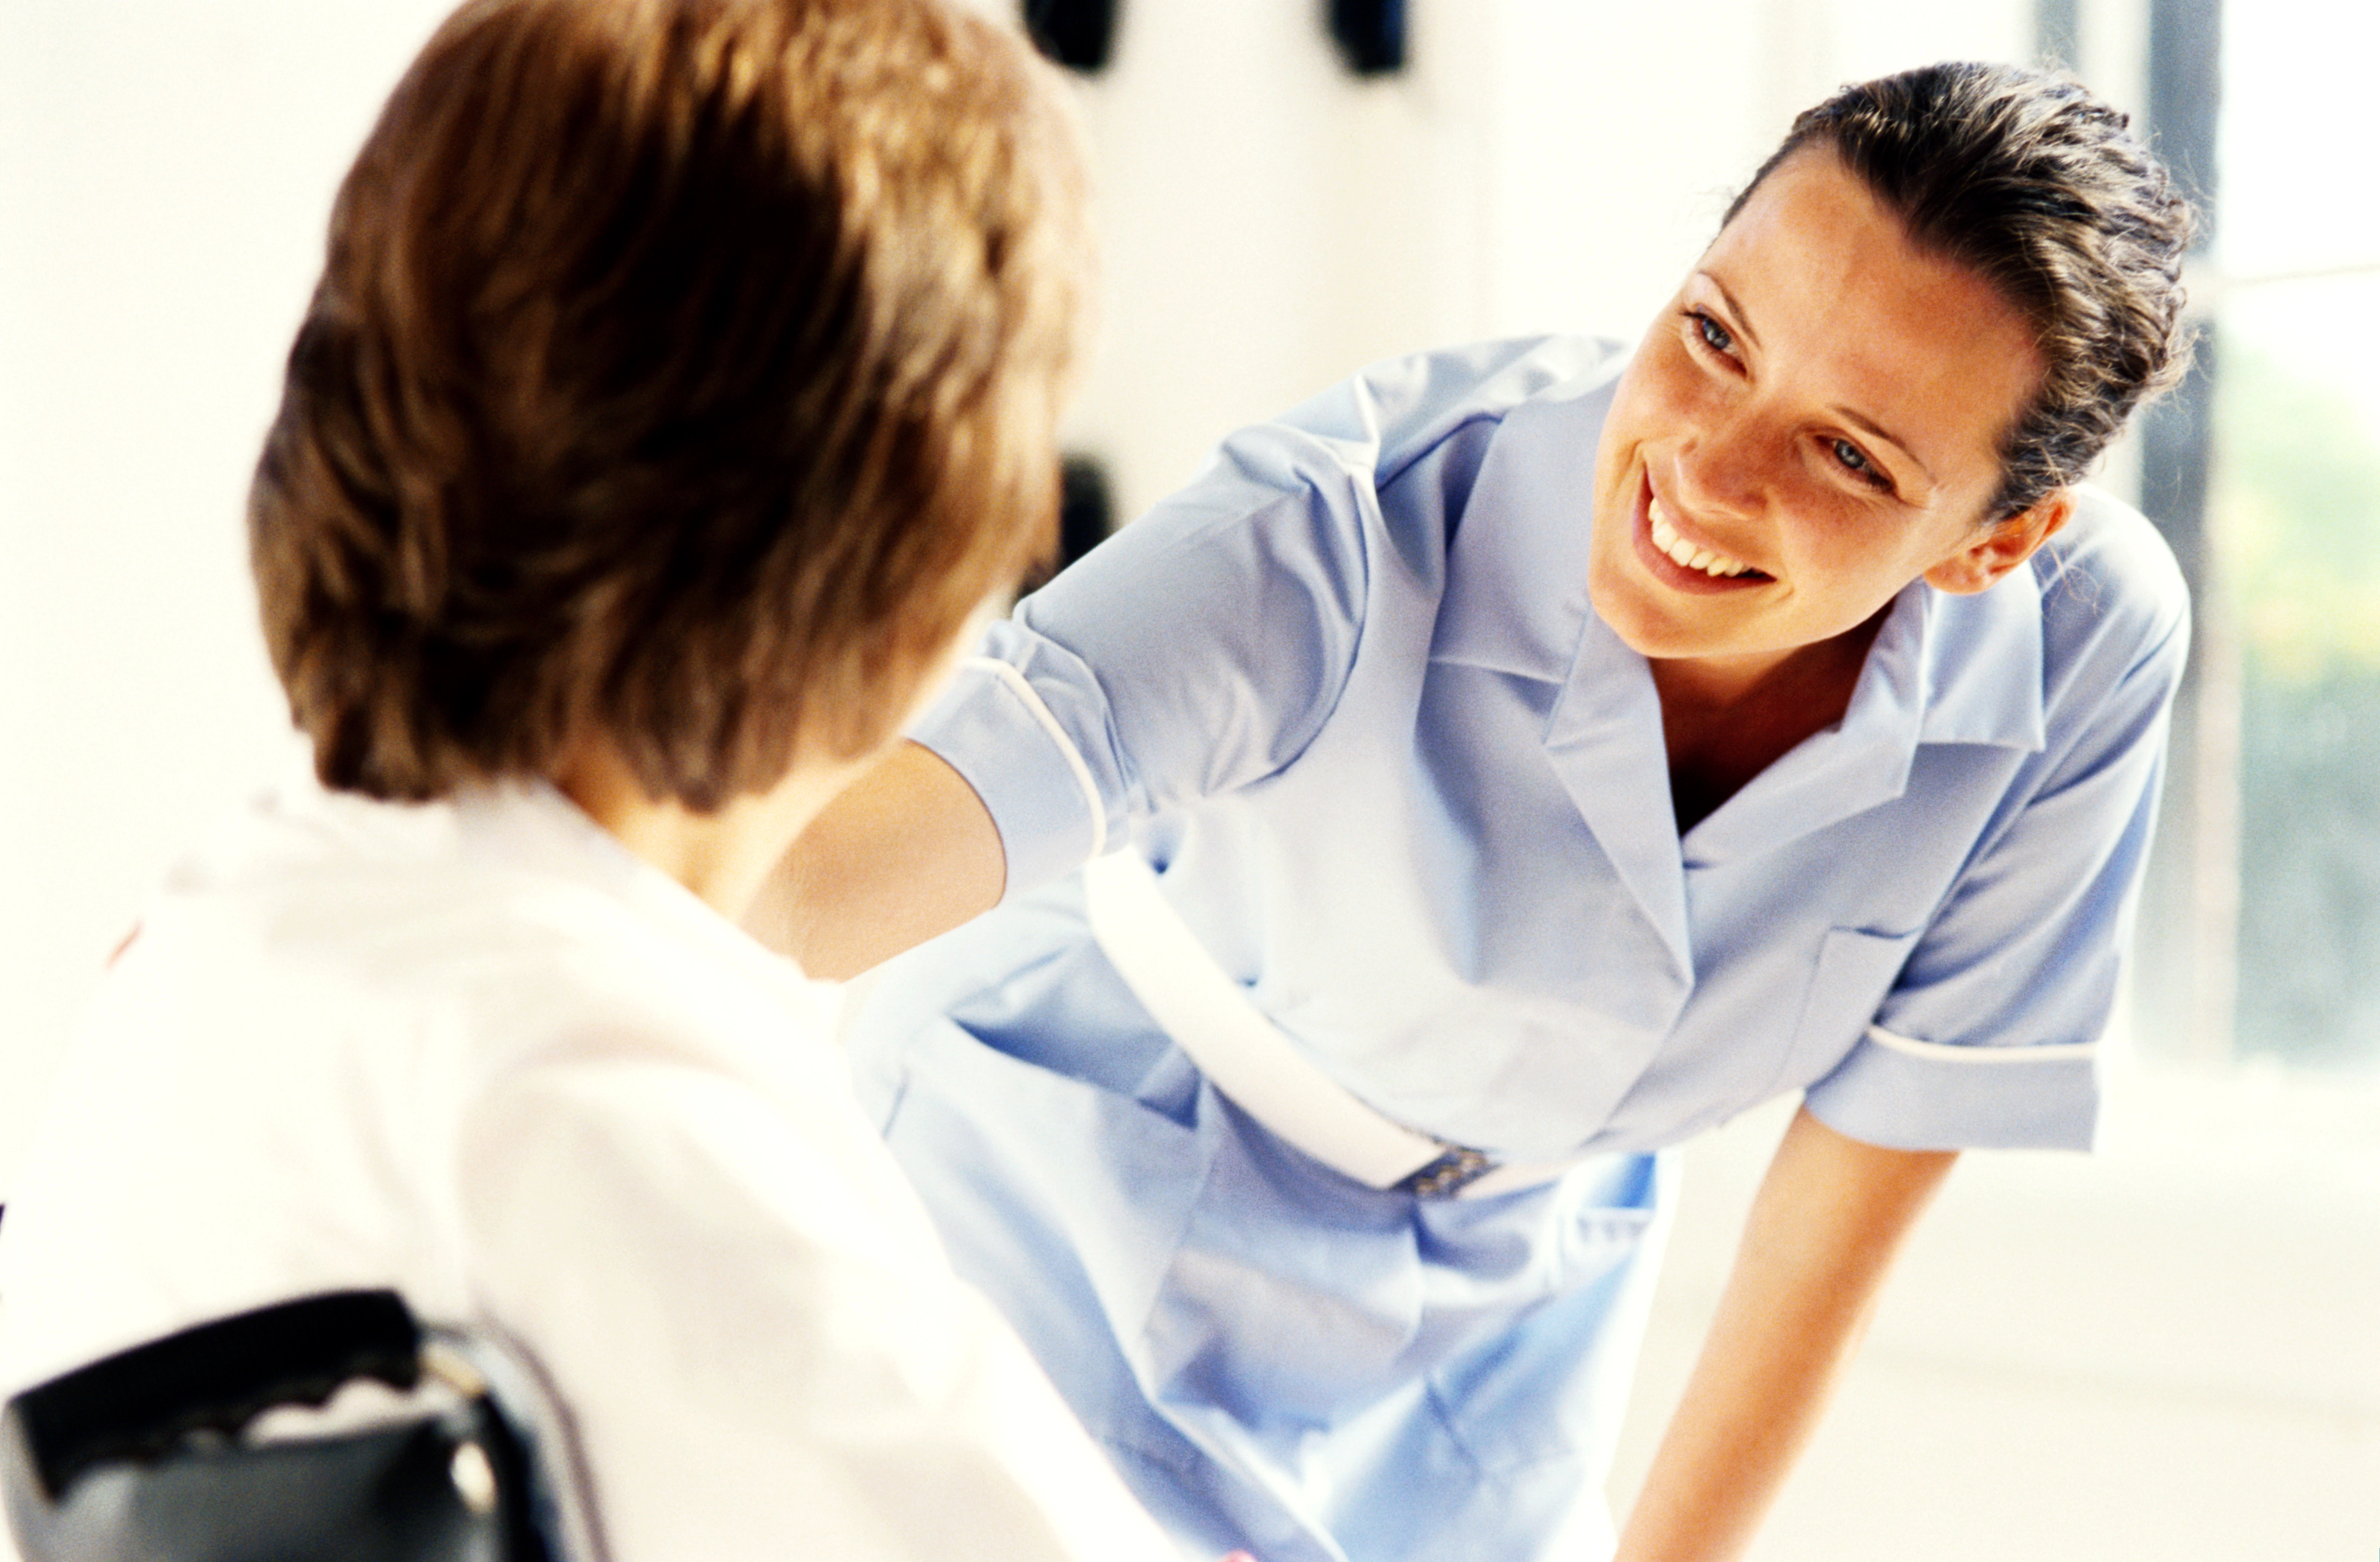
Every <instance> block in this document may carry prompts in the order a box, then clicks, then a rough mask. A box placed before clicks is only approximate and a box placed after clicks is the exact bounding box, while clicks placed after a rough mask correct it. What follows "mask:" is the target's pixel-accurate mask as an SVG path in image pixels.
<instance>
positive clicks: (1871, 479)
mask: <svg viewBox="0 0 2380 1562" xmlns="http://www.w3.org/2000/svg"><path fill="white" fill-rule="evenodd" d="M1827 444H1828V449H1829V450H1831V451H1832V452H1833V453H1834V457H1835V459H1836V460H1837V461H1839V462H1840V463H1841V464H1842V466H1843V469H1844V470H1845V471H1847V472H1849V473H1851V474H1852V476H1853V477H1855V478H1859V479H1860V480H1861V481H1862V482H1864V483H1866V484H1868V485H1869V486H1870V487H1872V488H1878V489H1883V490H1890V489H1891V487H1892V479H1891V478H1889V477H1888V476H1886V474H1885V471H1884V468H1883V467H1881V466H1877V465H1876V463H1875V462H1874V461H1871V460H1869V459H1868V454H1867V452H1866V451H1864V450H1862V449H1861V448H1860V447H1859V446H1857V445H1855V444H1853V443H1852V442H1851V441H1849V440H1841V439H1838V440H1829V441H1828V442H1827Z"/></svg>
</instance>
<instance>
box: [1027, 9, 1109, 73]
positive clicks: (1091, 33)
mask: <svg viewBox="0 0 2380 1562" xmlns="http://www.w3.org/2000/svg"><path fill="white" fill-rule="evenodd" d="M1119 4H1121V0H1025V30H1026V32H1027V33H1029V34H1031V35H1032V38H1033V42H1034V46H1035V47H1037V48H1038V49H1039V50H1040V51H1041V52H1042V53H1043V54H1047V55H1049V56H1050V58H1051V59H1053V60H1055V61H1057V62H1058V63H1059V64H1060V65H1062V66H1064V67H1066V68H1067V69H1069V70H1098V69H1100V68H1101V67H1104V66H1105V65H1106V64H1107V63H1108V55H1109V54H1111V53H1113V52H1114V49H1115V22H1116V6H1118V5H1119Z"/></svg>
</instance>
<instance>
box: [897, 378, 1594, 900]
mask: <svg viewBox="0 0 2380 1562" xmlns="http://www.w3.org/2000/svg"><path fill="white" fill-rule="evenodd" d="M1611 357H1612V355H1611V353H1610V350H1609V347H1608V346H1606V345H1601V344H1597V343H1592V342H1585V341H1579V340H1573V339H1548V340H1543V341H1536V342H1506V343H1493V344H1488V345H1482V346H1476V347H1470V348H1463V349H1457V350H1453V351H1449V352H1444V353H1435V354H1428V355H1423V356H1419V357H1411V358H1403V359H1399V360H1396V361H1394V362H1391V363H1388V364H1384V365H1381V366H1378V367H1377V368H1374V369H1369V370H1367V371H1366V372H1365V373H1363V374H1361V375H1358V376H1356V377H1355V378H1354V379H1353V380H1350V381H1346V382H1345V383H1343V384H1342V385H1340V386H1338V387H1336V388H1334V389H1333V390H1331V391H1330V392H1328V393H1326V394H1323V395H1321V396H1318V397H1316V398H1315V399H1314V400H1312V401H1310V402H1307V403H1306V404H1305V405H1304V406H1299V407H1297V408H1295V409H1293V411H1291V412H1289V413H1286V414H1284V415H1283V416H1282V417H1281V418H1277V419H1274V420H1272V421H1270V422H1267V423H1262V424H1257V425H1256V426H1254V427H1251V428H1248V429H1244V430H1240V431H1239V432H1238V433H1236V434H1234V435H1233V436H1232V437H1231V438H1230V439H1228V440H1227V441H1225V442H1224V443H1223V444H1222V446H1221V447H1220V449H1219V450H1218V451H1217V452H1216V454H1214V456H1213V457H1212V458H1210V459H1209V460H1208V463H1207V464H1206V466H1204V467H1203V468H1202V469H1201V471H1200V472H1199V474H1198V475H1197V477H1196V478H1195V479H1194V480H1193V481H1192V482H1191V483H1190V484H1189V486H1188V487H1186V488H1184V490H1182V491H1180V492H1179V493H1177V494H1175V495H1173V496H1172V498H1170V499H1167V500H1166V501H1164V502H1163V503H1160V504H1159V505H1158V506H1157V507H1156V508H1155V509H1154V510H1152V511H1150V512H1149V513H1148V514H1147V515H1144V516H1142V517H1141V518H1140V519H1138V520H1135V521H1134V522H1133V523H1132V524H1131V525H1129V526H1127V527H1123V529H1122V530H1120V531H1119V532H1118V533H1117V534H1116V535H1115V536H1114V537H1112V538H1111V539H1108V540H1107V541H1106V542H1105V543H1103V544H1102V545H1101V546H1099V548H1097V549H1095V550H1093V551H1091V553H1090V554H1089V555H1088V556H1087V557H1086V558H1084V559H1083V560H1081V561H1080V562H1079V563H1075V565H1074V566H1073V567H1072V568H1070V569H1068V570H1067V571H1066V572H1065V573H1064V574H1063V575H1060V576H1059V578H1058V579H1056V580H1055V581H1052V582H1051V583H1050V585H1049V586H1048V587H1044V588H1043V589H1042V590H1041V591H1039V592H1038V593H1036V594H1035V595H1033V596H1032V597H1029V598H1027V599H1026V600H1025V601H1024V602H1022V603H1020V604H1019V606H1018V608H1017V610H1016V613H1015V615H1014V618H1013V619H1012V620H1011V621H1009V622H1007V623H1004V624H998V625H995V626H994V627H993V629H992V631H991V633H990V636H989V637H988V640H987V643H986V645H985V646H984V648H983V650H984V655H983V657H982V658H980V659H978V660H975V661H973V662H971V663H969V664H967V665H965V667H963V668H962V669H961V671H960V672H959V674H958V676H957V678H956V679H955V680H954V681H953V685H952V686H951V688H950V689H949V690H947V691H946V692H945V694H944V695H943V696H942V697H941V699H940V700H938V701H937V702H936V703H935V704H934V705H933V706H932V707H931V708H929V710H928V711H927V712H926V713H925V714H924V715H923V716H922V717H921V718H920V719H919V720H917V722H916V723H915V724H914V725H913V726H912V728H911V730H910V733H909V735H910V736H911V737H913V738H915V739H917V741H918V742H920V743H922V744H924V745H926V746H928V747H929V748H931V749H933V750H934V751H935V752H936V753H937V754H939V755H941V757H942V758H944V759H945V760H947V761H948V762H949V763H950V764H951V765H952V766H953V768H954V769H957V770H958V772H959V773H960V774H961V775H962V776H964V777H965V778H966V780H967V781H968V783H969V784H970V785H972V786H973V787H974V788H975V790H976V792H977V794H978V795H979V796H981V797H982V798H983V800H984V803H985V805H986V806H987V807H988V808H989V809H990V813H991V816H992V819H993V822H994V823H995V825H996V826H997V827H998V828H999V830H1000V835H1001V842H1002V848H1003V850H1004V852H1005V853H1006V855H1007V859H1008V868H1009V872H1008V885H1009V891H1010V893H1012V894H1013V893H1015V892H1017V891H1019V890H1023V889H1026V888H1029V887H1031V886H1032V885H1034V884H1037V883H1039V882H1042V881H1044V880H1046V879H1048V878H1052V877H1055V876H1057V875H1059V874H1061V873H1063V872H1065V871H1067V870H1069V869H1071V868H1073V867H1075V866H1079V865H1080V864H1081V863H1082V862H1084V861H1086V860H1087V859H1088V858H1089V857H1092V856H1095V855H1098V854H1099V853H1101V852H1103V851H1106V850H1110V849H1112V848H1114V847H1116V846H1118V845H1120V844H1121V843H1122V842H1123V839H1124V838H1125V829H1124V827H1125V825H1126V824H1127V823H1128V821H1130V820H1133V819H1135V818H1140V817H1147V816H1149V815H1152V814H1154V813H1157V812H1160V811H1161V810H1164V809H1167V808H1170V807H1175V806H1180V805H1184V804H1187V803H1190V802H1193V801H1195V800H1197V799H1199V798H1203V797H1208V796H1212V795H1215V794H1218V793H1226V792H1230V791H1232V790H1234V789H1236V788H1239V787H1243V786H1246V785H1248V784H1250V783H1251V782H1254V781H1259V780H1262V779H1263V778H1265V777H1267V776H1269V775H1271V774H1273V773H1275V772H1277V771H1279V770H1280V769H1281V768H1283V767H1284V766H1286V765H1288V764H1290V763H1291V762H1293V760H1294V759H1295V758H1296V757H1298V755H1299V754H1300V753H1302V752H1303V751H1304V749H1305V746H1306V745H1308V744H1309V743H1311V742H1312V740H1313V738H1314V736H1315V734H1316V733H1318V731H1320V729H1321V727H1322V725H1323V723H1325V722H1326V721H1327V720H1329V719H1330V714H1331V711H1332V709H1333V708H1334V706H1335V704H1336V702H1337V700H1338V698H1339V696H1340V694H1341V692H1342V689H1343V688H1344V687H1345V686H1346V684H1347V680H1348V678H1349V676H1350V675H1351V672H1352V671H1353V669H1354V665H1355V663H1356V660H1357V659H1358V657H1359V656H1361V655H1362V654H1363V650H1364V647H1365V642H1366V626H1367V624H1370V623H1371V622H1372V621H1373V620H1374V619H1375V617H1376V616H1377V615H1378V614H1381V613H1383V612H1420V613H1424V614H1429V613H1434V611H1435V605H1436V601H1437V595H1438V593H1439V590H1440V589H1442V583H1443V577H1444V570H1445V556H1446V549H1447V545H1448V540H1449V537H1450V534H1451V527H1452V526H1453V524H1454V522H1455V519H1456V517H1457V516H1458V515H1459V514H1460V510H1461V504H1462V499H1463V491H1464V486H1465V484H1466V483H1467V481H1468V479H1469V478H1470V476H1471V475H1472V474H1473V473H1474V472H1475V467H1476V458H1477V449H1478V446H1479V443H1480V441H1481V440H1482V439H1484V437H1485V436H1486V434H1487V433H1488V432H1491V431H1492V430H1493V428H1494V427H1495V425H1496V423H1497V422H1498V420H1499V419H1500V418H1501V417H1502V416H1503V414H1504V413H1505V412H1506V411H1508V410H1509V409H1510V408H1512V406H1516V405H1518V404H1519V403H1521V402H1523V401H1524V400H1526V399H1528V398H1529V397H1530V396H1532V395H1534V394H1538V393H1540V392H1542V391H1544V390H1546V389H1548V387H1552V386H1556V385H1559V384H1562V383H1564V382H1566V381H1573V380H1577V379H1579V378H1581V377H1582V376H1585V375H1589V374H1593V373H1595V372H1597V370H1598V369H1601V368H1602V367H1604V366H1607V365H1608V364H1609V361H1610V360H1611ZM1407 478H1415V480H1404V479H1407ZM1384 495H1387V496H1388V497H1386V498H1384Z"/></svg>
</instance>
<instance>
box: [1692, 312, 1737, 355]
mask: <svg viewBox="0 0 2380 1562" xmlns="http://www.w3.org/2000/svg"><path fill="white" fill-rule="evenodd" d="M1686 318H1687V319H1688V320H1690V321H1693V322H1694V330H1695V331H1696V332H1697V333H1699V334H1700V335H1701V336H1702V339H1703V345H1705V346H1706V347H1708V348H1710V349H1711V350H1712V351H1713V352H1719V353H1731V352H1733V351H1734V350H1735V337H1734V335H1733V334H1732V333H1730V332H1729V330H1728V328H1727V327H1726V326H1724V325H1721V324H1720V323H1719V322H1718V321H1715V320H1713V319H1712V318H1711V317H1710V316H1708V315H1706V314H1705V313H1703V312H1702V310H1700V309H1688V310H1687V311H1686Z"/></svg>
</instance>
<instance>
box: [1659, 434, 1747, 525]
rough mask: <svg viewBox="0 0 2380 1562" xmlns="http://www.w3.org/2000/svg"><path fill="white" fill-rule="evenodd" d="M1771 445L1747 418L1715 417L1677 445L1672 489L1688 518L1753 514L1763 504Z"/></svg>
mask: <svg viewBox="0 0 2380 1562" xmlns="http://www.w3.org/2000/svg"><path fill="white" fill-rule="evenodd" d="M1772 443H1773V442H1772V441H1771V440H1769V439H1768V438H1767V434H1766V433H1765V431H1764V430H1762V429H1761V428H1760V427H1759V426H1758V424H1757V422H1756V421H1755V419H1753V418H1748V417H1743V416H1737V417H1730V418H1717V419H1714V420H1713V421H1711V422H1709V423H1707V424H1705V425H1704V426H1702V427H1700V428H1697V429H1695V430H1692V431H1691V432H1689V433H1688V435H1687V436H1686V438H1685V439H1683V440H1682V441H1680V442H1679V443H1678V445H1677V456H1676V465H1675V467H1674V469H1673V470H1672V472H1671V474H1670V491H1671V492H1672V493H1674V494H1675V495H1676V496H1677V501H1678V503H1679V505H1680V506H1681V507H1682V509H1684V510H1685V511H1686V512H1687V513H1688V514H1689V515H1710V514H1714V513H1719V514H1726V515H1755V514H1757V513H1758V512H1759V511H1760V510H1761V509H1762V508H1763V507H1764V506H1765V505H1766V503H1767V493H1768V486H1769V484H1768V474H1769V470H1770V467H1771V465H1772V462H1771V459H1770V456H1769V454H1767V453H1768V448H1769V446H1770V445H1771V444H1772Z"/></svg>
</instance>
